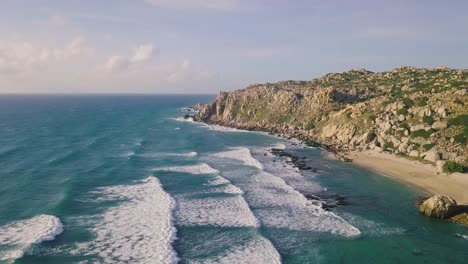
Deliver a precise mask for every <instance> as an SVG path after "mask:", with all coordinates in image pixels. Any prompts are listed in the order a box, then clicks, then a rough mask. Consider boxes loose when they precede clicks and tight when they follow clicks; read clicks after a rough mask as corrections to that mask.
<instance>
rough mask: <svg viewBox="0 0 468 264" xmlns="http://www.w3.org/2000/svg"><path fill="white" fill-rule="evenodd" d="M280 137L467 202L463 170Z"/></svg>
mask: <svg viewBox="0 0 468 264" xmlns="http://www.w3.org/2000/svg"><path fill="white" fill-rule="evenodd" d="M196 122H200V121H196ZM200 123H203V124H207V125H218V126H223V127H229V128H235V129H240V130H245V131H252V132H261V133H267V134H270V135H272V136H274V135H275V134H276V135H278V134H280V133H274V132H272V131H262V130H259V129H249V128H248V127H242V126H241V127H236V126H228V125H226V124H219V123H218V124H216V123H208V122H200ZM281 137H282V138H285V139H296V140H298V141H299V142H301V143H303V144H305V145H307V146H311V147H318V148H321V149H323V150H324V151H325V153H326V154H324V156H325V157H327V158H331V159H337V160H341V161H343V162H352V163H354V164H355V165H357V166H360V167H363V168H366V169H369V170H371V171H374V172H376V173H378V174H379V175H381V176H383V177H389V178H392V179H394V180H397V181H399V182H401V183H404V184H406V185H408V186H410V187H412V188H413V189H415V190H416V191H418V192H420V193H422V194H424V193H426V194H430V195H434V194H441V195H447V196H450V197H453V198H454V199H455V200H456V201H457V203H458V204H459V205H468V191H467V190H468V174H467V173H452V174H446V173H440V174H438V173H436V169H435V167H434V166H433V165H431V164H424V163H421V162H419V161H416V160H409V159H405V158H402V157H398V156H396V155H394V154H390V153H384V152H382V153H379V152H376V151H371V150H359V151H351V152H345V151H340V150H336V149H335V148H333V147H332V146H328V145H323V144H321V143H320V142H311V141H310V140H304V139H301V138H300V137H297V136H294V135H285V134H281ZM311 143H313V144H311Z"/></svg>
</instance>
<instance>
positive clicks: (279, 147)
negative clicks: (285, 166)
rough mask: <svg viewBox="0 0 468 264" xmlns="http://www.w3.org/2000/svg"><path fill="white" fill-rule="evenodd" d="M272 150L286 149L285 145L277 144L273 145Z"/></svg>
mask: <svg viewBox="0 0 468 264" xmlns="http://www.w3.org/2000/svg"><path fill="white" fill-rule="evenodd" d="M273 148H275V149H286V145H285V144H282V143H277V144H275V145H273Z"/></svg>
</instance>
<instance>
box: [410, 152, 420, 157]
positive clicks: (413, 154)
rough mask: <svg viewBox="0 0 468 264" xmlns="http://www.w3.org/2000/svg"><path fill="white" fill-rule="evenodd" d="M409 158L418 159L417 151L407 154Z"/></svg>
mask: <svg viewBox="0 0 468 264" xmlns="http://www.w3.org/2000/svg"><path fill="white" fill-rule="evenodd" d="M409 156H410V157H419V151H417V150H412V151H411V152H410V153H409Z"/></svg>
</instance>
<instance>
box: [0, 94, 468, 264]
mask: <svg viewBox="0 0 468 264" xmlns="http://www.w3.org/2000/svg"><path fill="white" fill-rule="evenodd" d="M213 98H214V96H188V95H187V96H169V95H167V96H150V95H144V96H143V95H142V96H137V95H74V96H71V95H69V96H65V95H47V96H46V95H34V96H33V95H5V96H1V97H0V263H255V264H258V263H268V264H270V263H451V264H455V263H467V260H468V229H467V228H466V227H463V226H461V225H458V224H454V223H449V222H446V221H443V220H437V219H430V218H427V217H424V216H422V215H420V214H419V213H418V211H417V207H416V205H415V201H416V200H417V198H418V196H419V193H418V192H417V191H415V190H413V189H411V188H409V187H407V186H406V185H403V184H401V183H399V182H396V181H394V180H392V179H389V178H386V177H383V176H380V175H377V174H375V173H373V172H370V171H368V170H366V169H363V168H360V167H357V166H355V165H353V164H350V163H343V162H339V161H334V160H328V159H326V158H324V157H323V151H322V150H321V149H317V148H310V147H306V146H304V145H302V144H300V142H296V141H294V140H287V139H283V138H279V137H277V136H272V135H267V134H263V133H256V132H247V131H240V130H235V129H229V128H223V127H219V126H211V125H205V124H199V123H194V122H191V121H190V120H184V119H183V118H181V117H182V116H184V115H185V114H187V111H188V110H187V109H185V108H184V107H188V106H191V105H194V104H195V103H198V102H209V101H211V100H212V99H213ZM272 149H273V151H272ZM298 160H299V162H300V163H301V164H302V166H299V167H300V168H302V169H304V168H305V169H304V170H301V169H299V168H298V166H295V164H296V165H297V161H298ZM292 161H295V162H296V163H295V162H292ZM318 199H320V200H322V201H323V203H324V204H326V205H328V208H323V206H322V205H321V203H320V202H318Z"/></svg>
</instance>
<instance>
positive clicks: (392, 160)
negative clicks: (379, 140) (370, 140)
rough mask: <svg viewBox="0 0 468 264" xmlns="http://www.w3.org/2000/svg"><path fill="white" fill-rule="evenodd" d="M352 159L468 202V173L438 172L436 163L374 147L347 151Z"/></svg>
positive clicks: (460, 201)
mask: <svg viewBox="0 0 468 264" xmlns="http://www.w3.org/2000/svg"><path fill="white" fill-rule="evenodd" d="M345 156H346V157H347V158H350V159H352V160H353V163H355V164H357V165H359V166H362V167H365V168H368V169H370V170H373V171H375V172H377V173H379V174H382V175H384V176H388V177H391V178H394V179H396V180H399V181H401V182H404V183H407V184H409V185H411V186H413V187H415V188H417V189H419V190H422V191H424V192H427V193H429V194H443V195H448V196H451V197H453V198H454V199H455V200H456V201H457V203H458V204H468V174H466V173H463V174H462V173H453V174H445V173H441V174H437V173H436V169H435V167H434V166H431V165H430V164H423V163H421V162H418V161H413V160H408V159H405V158H401V157H397V156H395V155H393V154H389V153H377V152H374V151H364V152H351V153H348V154H346V155H345Z"/></svg>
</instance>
